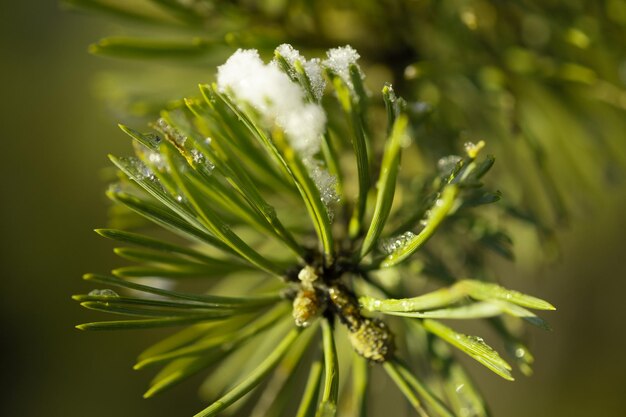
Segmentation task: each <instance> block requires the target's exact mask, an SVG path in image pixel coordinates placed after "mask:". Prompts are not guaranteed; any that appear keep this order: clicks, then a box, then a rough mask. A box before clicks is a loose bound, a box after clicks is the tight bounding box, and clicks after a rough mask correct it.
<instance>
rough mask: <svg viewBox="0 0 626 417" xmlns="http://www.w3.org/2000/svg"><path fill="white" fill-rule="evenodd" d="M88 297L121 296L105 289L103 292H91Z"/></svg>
mask: <svg viewBox="0 0 626 417" xmlns="http://www.w3.org/2000/svg"><path fill="white" fill-rule="evenodd" d="M88 295H91V296H95V297H119V295H118V294H117V293H116V292H115V291H113V290H110V289H108V288H105V289H103V290H91V291H90V292H89V294H88Z"/></svg>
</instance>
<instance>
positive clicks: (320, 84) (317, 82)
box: [276, 43, 326, 101]
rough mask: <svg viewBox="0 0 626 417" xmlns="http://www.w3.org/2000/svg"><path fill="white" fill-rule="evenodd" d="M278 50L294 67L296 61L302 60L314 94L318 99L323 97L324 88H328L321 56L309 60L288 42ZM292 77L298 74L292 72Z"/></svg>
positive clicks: (301, 62)
mask: <svg viewBox="0 0 626 417" xmlns="http://www.w3.org/2000/svg"><path fill="white" fill-rule="evenodd" d="M276 52H277V53H278V54H279V55H280V56H282V57H283V58H285V61H287V62H288V63H289V64H290V65H291V66H292V67H293V66H295V64H296V61H297V62H300V64H301V65H302V68H304V72H305V74H306V76H307V77H308V78H309V81H310V82H311V90H312V91H313V96H314V97H315V99H316V100H317V101H320V100H321V99H322V95H323V94H324V88H326V81H325V80H324V76H323V75H322V62H321V61H320V59H319V58H313V59H310V60H307V59H306V58H304V57H303V56H302V55H301V54H300V52H299V51H298V50H297V49H294V47H293V46H291V45H289V44H288V43H284V44H282V45H280V46H279V47H278V48H276ZM290 75H291V76H292V77H295V76H296V74H295V73H293V74H290Z"/></svg>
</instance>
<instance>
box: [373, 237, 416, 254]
mask: <svg viewBox="0 0 626 417" xmlns="http://www.w3.org/2000/svg"><path fill="white" fill-rule="evenodd" d="M414 237H415V234H414V233H413V232H411V231H406V232H404V233H402V234H401V235H399V236H394V237H391V238H388V239H383V240H381V242H380V244H379V247H380V249H381V250H382V251H383V252H385V253H387V254H391V253H393V252H395V251H397V250H399V249H401V248H403V247H404V246H406V245H407V244H408V243H409V242H410V241H411V240H412V239H413V238H414Z"/></svg>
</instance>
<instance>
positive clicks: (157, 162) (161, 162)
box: [146, 152, 167, 171]
mask: <svg viewBox="0 0 626 417" xmlns="http://www.w3.org/2000/svg"><path fill="white" fill-rule="evenodd" d="M146 157H147V159H148V161H149V162H150V164H152V166H154V167H155V168H156V169H158V170H159V171H164V170H165V169H166V168H167V164H166V163H165V158H163V155H161V154H160V153H159V152H147V153H146Z"/></svg>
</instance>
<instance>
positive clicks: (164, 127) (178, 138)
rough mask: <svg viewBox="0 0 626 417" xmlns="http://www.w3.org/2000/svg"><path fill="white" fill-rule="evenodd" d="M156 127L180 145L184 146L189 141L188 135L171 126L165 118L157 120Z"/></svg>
mask: <svg viewBox="0 0 626 417" xmlns="http://www.w3.org/2000/svg"><path fill="white" fill-rule="evenodd" d="M156 127H157V128H158V129H159V130H160V131H161V132H162V133H163V134H164V135H165V136H166V137H167V138H168V139H170V140H171V141H173V142H174V143H176V144H177V145H179V146H182V145H184V144H185V142H186V141H187V136H185V135H183V134H182V133H181V132H180V131H178V130H177V129H175V128H174V127H172V126H170V124H169V123H167V121H166V120H165V119H163V118H159V119H158V120H157V121H156Z"/></svg>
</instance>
